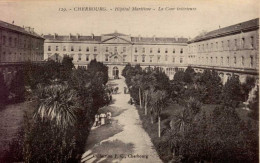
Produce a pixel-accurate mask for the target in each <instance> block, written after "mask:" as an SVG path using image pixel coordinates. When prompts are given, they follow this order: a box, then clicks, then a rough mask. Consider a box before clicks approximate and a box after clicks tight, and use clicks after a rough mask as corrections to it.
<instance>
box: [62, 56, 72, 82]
mask: <svg viewBox="0 0 260 163" xmlns="http://www.w3.org/2000/svg"><path fill="white" fill-rule="evenodd" d="M72 61H73V58H71V57H69V56H64V57H63V59H62V63H61V65H62V66H61V78H62V80H68V78H69V76H70V74H71V71H72V69H73V68H74V64H73V62H72Z"/></svg>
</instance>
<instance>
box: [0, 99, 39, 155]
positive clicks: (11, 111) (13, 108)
mask: <svg viewBox="0 0 260 163" xmlns="http://www.w3.org/2000/svg"><path fill="white" fill-rule="evenodd" d="M34 105H35V103H33V102H23V103H17V104H11V105H7V106H6V107H5V108H4V109H2V110H0V117H1V119H0V158H1V154H3V151H4V150H7V149H8V147H9V143H11V142H12V139H13V138H15V137H16V136H17V133H18V130H19V128H20V127H21V126H22V124H23V116H24V112H25V111H27V110H32V108H33V107H34Z"/></svg>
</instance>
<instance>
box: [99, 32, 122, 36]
mask: <svg viewBox="0 0 260 163" xmlns="http://www.w3.org/2000/svg"><path fill="white" fill-rule="evenodd" d="M103 36H127V35H125V34H122V33H118V32H117V31H115V32H114V33H108V34H104V35H103Z"/></svg>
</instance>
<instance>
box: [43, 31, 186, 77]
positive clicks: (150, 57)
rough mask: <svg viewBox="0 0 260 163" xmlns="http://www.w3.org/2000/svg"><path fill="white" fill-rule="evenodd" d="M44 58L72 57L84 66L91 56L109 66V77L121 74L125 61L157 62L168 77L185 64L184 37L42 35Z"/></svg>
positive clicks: (153, 63)
mask: <svg viewBox="0 0 260 163" xmlns="http://www.w3.org/2000/svg"><path fill="white" fill-rule="evenodd" d="M44 38H45V39H46V40H45V45H44V51H45V59H47V58H52V59H54V60H57V61H58V60H61V59H62V57H63V56H64V55H69V56H71V57H73V62H74V64H75V66H76V67H78V66H82V67H86V66H87V65H88V63H89V62H90V61H91V60H92V59H96V60H97V61H100V62H103V63H104V64H106V65H107V66H108V67H109V77H112V78H113V77H114V76H121V71H122V69H123V68H124V66H125V65H126V64H127V63H131V64H132V65H135V64H140V65H141V66H142V67H144V68H145V67H148V66H151V67H154V66H160V67H162V68H164V70H165V71H166V73H167V74H168V75H169V76H170V77H172V76H173V73H174V68H175V67H178V68H185V67H187V63H186V55H187V52H186V51H187V41H188V39H186V38H162V37H155V36H154V37H141V36H139V37H131V36H130V35H125V34H121V33H117V32H115V33H111V34H105V35H101V36H94V35H92V36H80V35H75V36H73V35H68V36H59V35H57V34H55V35H45V36H44Z"/></svg>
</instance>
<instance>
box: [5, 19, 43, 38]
mask: <svg viewBox="0 0 260 163" xmlns="http://www.w3.org/2000/svg"><path fill="white" fill-rule="evenodd" d="M0 28H5V29H9V30H12V31H16V32H19V33H22V34H26V35H30V36H34V37H37V38H41V39H43V37H41V36H40V35H38V34H37V33H35V32H34V31H26V30H25V28H22V27H20V26H17V25H14V24H10V23H7V22H4V21H1V20H0Z"/></svg>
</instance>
